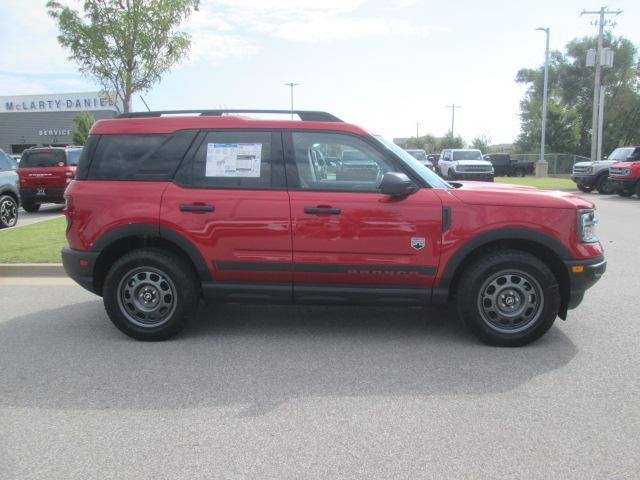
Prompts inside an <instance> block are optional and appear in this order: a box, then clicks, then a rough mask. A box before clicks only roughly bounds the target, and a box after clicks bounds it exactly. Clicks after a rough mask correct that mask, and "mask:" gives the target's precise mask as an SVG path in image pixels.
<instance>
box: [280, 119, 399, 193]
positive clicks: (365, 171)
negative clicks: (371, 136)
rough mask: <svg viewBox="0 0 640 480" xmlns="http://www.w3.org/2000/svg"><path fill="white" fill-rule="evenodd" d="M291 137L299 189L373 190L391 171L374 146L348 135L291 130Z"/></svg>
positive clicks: (390, 167) (392, 169)
mask: <svg viewBox="0 0 640 480" xmlns="http://www.w3.org/2000/svg"><path fill="white" fill-rule="evenodd" d="M292 136H293V154H294V161H295V166H296V170H297V177H298V178H297V181H298V182H297V183H298V184H299V186H300V188H302V189H309V190H346V191H365V192H375V191H377V190H378V186H379V185H380V182H381V180H382V177H383V175H384V174H385V173H387V172H392V171H394V170H395V169H394V166H393V164H392V163H391V161H389V160H387V159H386V158H385V157H384V156H383V155H382V154H381V153H380V152H378V151H377V150H376V149H375V148H373V147H372V146H370V145H369V144H368V143H366V142H364V141H363V140H361V139H359V138H356V137H353V136H351V135H344V134H339V133H324V132H293V134H292ZM294 183H296V182H295V180H294Z"/></svg>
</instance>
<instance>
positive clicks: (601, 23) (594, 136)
mask: <svg viewBox="0 0 640 480" xmlns="http://www.w3.org/2000/svg"><path fill="white" fill-rule="evenodd" d="M621 13H622V10H608V9H607V7H602V8H600V10H598V11H587V10H583V11H582V13H580V16H582V15H599V16H600V18H599V19H598V20H594V21H592V22H591V24H592V25H595V26H597V27H598V50H597V51H596V65H595V67H596V80H595V85H594V87H593V118H592V121H591V160H594V161H595V160H599V158H598V110H599V107H600V69H601V67H602V65H601V63H602V62H601V56H602V37H603V34H604V27H605V26H609V25H612V26H615V22H612V21H610V20H606V19H605V15H614V16H618V15H620V14H621Z"/></svg>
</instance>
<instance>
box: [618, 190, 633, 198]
mask: <svg viewBox="0 0 640 480" xmlns="http://www.w3.org/2000/svg"><path fill="white" fill-rule="evenodd" d="M618 195H620V196H621V197H623V198H629V197H630V196H631V195H633V190H618Z"/></svg>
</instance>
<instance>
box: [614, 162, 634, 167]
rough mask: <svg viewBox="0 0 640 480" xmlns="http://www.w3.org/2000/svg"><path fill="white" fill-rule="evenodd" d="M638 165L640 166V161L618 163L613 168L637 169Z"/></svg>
mask: <svg viewBox="0 0 640 480" xmlns="http://www.w3.org/2000/svg"><path fill="white" fill-rule="evenodd" d="M638 165H640V161H637V162H618V163H615V164H614V165H612V166H613V167H616V168H634V167H637V166H638Z"/></svg>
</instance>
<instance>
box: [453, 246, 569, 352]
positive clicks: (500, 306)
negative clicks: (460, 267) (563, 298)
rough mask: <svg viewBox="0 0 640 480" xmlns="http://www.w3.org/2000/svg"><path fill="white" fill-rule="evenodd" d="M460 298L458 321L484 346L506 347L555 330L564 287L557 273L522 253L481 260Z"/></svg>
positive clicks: (459, 292) (472, 269)
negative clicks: (462, 322) (561, 292)
mask: <svg viewBox="0 0 640 480" xmlns="http://www.w3.org/2000/svg"><path fill="white" fill-rule="evenodd" d="M456 295H457V307H458V315H459V317H460V318H461V319H462V320H463V321H464V322H465V324H466V325H467V326H468V327H469V329H470V330H471V331H472V332H473V333H474V334H475V335H476V336H477V337H478V338H479V339H480V340H482V341H483V342H485V343H488V344H489V345H496V346H502V347H519V346H522V345H527V344H529V343H531V342H533V341H535V340H537V339H538V338H540V337H541V336H542V335H544V334H545V333H546V332H547V330H549V328H551V325H553V322H554V321H555V319H556V317H557V316H558V311H559V309H560V287H559V285H558V281H557V279H556V277H555V275H554V274H553V272H552V271H551V270H550V269H549V267H547V266H546V265H545V264H544V263H543V262H542V261H540V260H539V259H538V258H537V257H534V256H533V255H531V254H529V253H526V252H522V251H519V250H504V251H500V252H494V253H490V254H487V255H485V256H483V257H481V258H480V259H478V260H476V261H475V262H474V263H472V264H471V265H470V266H469V267H467V269H466V270H465V271H464V272H463V274H462V277H461V280H460V284H459V286H458V289H457V292H456ZM502 295H504V296H502ZM499 296H502V298H499ZM498 302H500V303H498Z"/></svg>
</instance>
